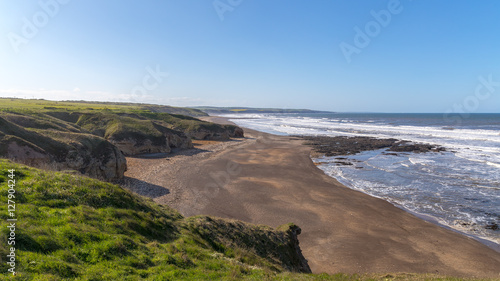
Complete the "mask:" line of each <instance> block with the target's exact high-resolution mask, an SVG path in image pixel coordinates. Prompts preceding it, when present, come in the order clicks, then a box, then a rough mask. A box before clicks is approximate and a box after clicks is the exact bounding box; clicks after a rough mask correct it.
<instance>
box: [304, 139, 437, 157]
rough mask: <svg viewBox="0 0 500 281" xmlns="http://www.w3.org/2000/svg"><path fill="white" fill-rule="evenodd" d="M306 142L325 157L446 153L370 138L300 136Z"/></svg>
mask: <svg viewBox="0 0 500 281" xmlns="http://www.w3.org/2000/svg"><path fill="white" fill-rule="evenodd" d="M299 137H301V138H303V139H305V140H306V144H307V145H311V146H312V147H313V149H314V151H315V153H317V154H322V155H325V156H340V155H352V154H356V153H360V152H362V151H369V150H376V149H382V148H387V149H388V150H389V151H393V152H414V153H424V152H440V151H445V148H444V147H440V146H435V145H430V144H423V143H411V142H409V141H402V140H397V139H378V138H370V137H345V136H338V137H326V136H299Z"/></svg>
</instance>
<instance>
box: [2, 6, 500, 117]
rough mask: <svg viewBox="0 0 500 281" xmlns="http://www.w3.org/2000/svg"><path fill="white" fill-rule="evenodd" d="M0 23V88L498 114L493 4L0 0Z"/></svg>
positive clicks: (499, 54)
mask: <svg viewBox="0 0 500 281" xmlns="http://www.w3.org/2000/svg"><path fill="white" fill-rule="evenodd" d="M43 3H46V4H43ZM214 3H215V4H216V5H215V6H214ZM217 9H218V10H217ZM382 10H383V12H380V11H382ZM372 11H373V12H376V13H377V14H380V16H379V22H377V21H376V20H377V19H376V18H375V17H374V15H373V13H372ZM387 15H390V19H389V18H388V17H387ZM0 19H1V25H0V96H4V97H5V96H8V97H12V96H16V97H25V98H32V97H35V98H45V99H55V100H69V99H71V100H81V99H83V100H109V101H135V102H150V103H160V104H170V105H177V106H195V105H214V106H249V107H283V108H310V109H319V110H332V111H372V112H445V111H449V110H460V106H461V107H462V108H465V110H466V111H469V112H500V84H499V83H500V2H499V1H495V0H485V1H456V0H454V1H452V0H449V1H431V0H414V1H411V0H401V1H396V0H383V1H369V0H364V1H347V0H345V1H333V0H317V1H305V0H303V1H298V0H273V1H269V0H220V1H219V0H218V1H211V0H210V1H201V0H198V1H195V0H176V1H173V0H170V1H159V0H158V1H124V0H120V1H118V0H107V1H96V0H64V1H63V0H59V2H58V1H57V0H41V1H8V0H2V1H0ZM356 28H359V30H362V32H363V33H364V35H359V34H358V35H357V30H358V29H356ZM367 28H368V33H370V34H371V35H367V34H366V29H367ZM356 36H357V37H358V38H355V37H356ZM363 36H368V38H369V40H370V41H369V42H368V43H367V42H366V41H364V42H363V40H362V39H363V38H362V37H363ZM355 39H358V40H357V41H356V40H355ZM364 39H366V38H364ZM356 43H357V45H356ZM342 44H344V45H342ZM346 44H347V45H346ZM341 46H344V49H343V48H341ZM345 46H351V47H352V48H351V47H349V48H348V49H345ZM354 48H356V49H354ZM346 50H349V51H350V52H351V54H350V55H348V56H347V58H348V59H349V60H350V61H349V60H348V59H346V55H345V54H344V53H345V52H346ZM353 50H356V52H352V51H353ZM347 53H349V52H347ZM148 68H149V70H148ZM158 71H159V73H156V79H155V78H154V77H153V76H154V75H153V76H152V75H150V74H149V72H158ZM167 72H168V76H167V75H166V74H165V73H167ZM479 77H483V78H484V79H485V80H491V81H492V83H489V84H490V85H489V87H487V86H484V85H483V84H484V83H481V82H480V79H479ZM496 81H498V82H496ZM487 84H488V83H487ZM477 88H479V90H478V93H476V89H477ZM457 106H458V107H457ZM457 108H458V109H457Z"/></svg>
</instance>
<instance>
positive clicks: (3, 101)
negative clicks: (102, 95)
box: [0, 98, 207, 116]
mask: <svg viewBox="0 0 500 281" xmlns="http://www.w3.org/2000/svg"><path fill="white" fill-rule="evenodd" d="M6 108H25V109H37V110H40V109H65V110H69V111H82V110H104V109H108V110H114V111H116V110H122V111H130V110H148V111H152V112H164V113H172V114H182V115H188V116H207V114H206V113H204V112H202V111H200V110H197V109H193V108H184V107H173V106H165V105H154V104H139V103H113V102H88V101H48V100H35V99H13V98H0V109H6Z"/></svg>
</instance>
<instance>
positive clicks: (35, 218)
mask: <svg viewBox="0 0 500 281" xmlns="http://www.w3.org/2000/svg"><path fill="white" fill-rule="evenodd" d="M9 169H15V179H16V193H15V196H16V198H15V201H16V207H17V210H16V215H17V219H18V222H17V227H16V245H15V246H16V249H17V252H16V256H17V268H16V271H17V272H18V274H17V275H16V276H15V277H13V278H12V276H11V275H10V274H8V273H7V268H8V265H7V264H6V263H5V260H4V258H5V256H6V255H7V253H8V249H7V247H8V245H7V240H6V238H7V236H8V234H9V233H8V232H9V230H8V229H7V228H6V227H5V224H6V219H7V218H8V215H7V214H8V213H7V210H6V204H0V219H1V220H2V222H3V227H2V228H1V232H2V235H1V237H0V258H1V259H2V262H1V263H0V272H1V274H0V280H7V279H8V280H242V279H243V280H465V279H457V278H442V277H436V276H427V275H401V274H400V275H379V276H377V275H371V276H364V275H344V274H337V275H326V274H319V275H315V274H303V273H292V272H290V271H288V270H293V269H294V266H295V265H294V264H293V263H291V262H290V261H291V260H293V257H292V254H291V252H290V249H289V248H288V246H287V242H288V241H289V239H288V238H287V237H288V236H287V235H288V234H287V230H288V229H290V227H293V224H289V225H284V226H282V227H280V228H278V229H272V228H269V227H266V226H258V225H251V224H247V223H243V222H239V221H234V220H224V219H218V218H210V217H205V216H198V217H191V218H184V217H182V216H181V215H180V214H179V213H177V212H176V211H175V210H173V209H171V208H169V207H167V206H161V205H157V204H155V203H154V202H152V201H151V200H149V199H145V198H142V197H139V196H136V195H134V194H132V193H130V192H128V191H126V190H124V189H122V188H121V187H119V186H117V185H113V184H110V183H104V182H101V181H98V180H94V179H90V178H87V177H82V176H76V175H71V174H65V173H59V172H49V171H43V170H38V169H34V168H29V167H27V166H23V165H19V164H15V163H12V162H10V161H8V160H2V159H0V197H1V198H3V199H2V200H3V201H6V200H7V194H8V193H7V188H8V187H7V180H8V179H9V178H8V172H7V171H8V170H9Z"/></svg>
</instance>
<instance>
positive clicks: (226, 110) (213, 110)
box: [192, 106, 330, 115]
mask: <svg viewBox="0 0 500 281" xmlns="http://www.w3.org/2000/svg"><path fill="white" fill-rule="evenodd" d="M192 109H195V110H199V111H202V112H204V113H207V114H210V115H219V114H235V113H236V114H238V113H243V114H247V113H330V112H329V111H319V110H310V109H285V108H252V107H214V106H197V107H192Z"/></svg>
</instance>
